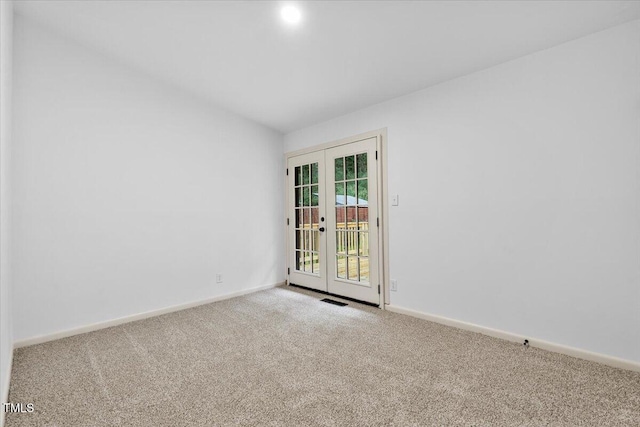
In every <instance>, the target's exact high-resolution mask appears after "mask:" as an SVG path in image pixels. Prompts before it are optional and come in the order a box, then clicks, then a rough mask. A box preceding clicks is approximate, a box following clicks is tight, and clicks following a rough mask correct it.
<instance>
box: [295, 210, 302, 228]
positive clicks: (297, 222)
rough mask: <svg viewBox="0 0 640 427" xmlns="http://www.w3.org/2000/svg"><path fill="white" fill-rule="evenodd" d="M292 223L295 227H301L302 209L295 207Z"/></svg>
mask: <svg viewBox="0 0 640 427" xmlns="http://www.w3.org/2000/svg"><path fill="white" fill-rule="evenodd" d="M294 224H295V226H296V228H302V209H296V218H295V222H294Z"/></svg>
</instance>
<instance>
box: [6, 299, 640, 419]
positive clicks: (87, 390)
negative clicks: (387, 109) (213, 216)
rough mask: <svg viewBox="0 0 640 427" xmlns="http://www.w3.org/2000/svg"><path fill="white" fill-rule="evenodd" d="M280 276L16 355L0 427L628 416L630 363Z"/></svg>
mask: <svg viewBox="0 0 640 427" xmlns="http://www.w3.org/2000/svg"><path fill="white" fill-rule="evenodd" d="M321 298H323V296H322V295H319V294H315V293H312V292H307V291H302V290H299V289H296V288H291V287H283V288H276V289H272V290H268V291H264V292H259V293H255V294H251V295H247V296H243V297H239V298H235V299H231V300H227V301H222V302H217V303H213V304H209V305H204V306H200V307H197V308H193V309H189V310H184V311H180V312H176V313H172V314H167V315H163V316H160V317H155V318H151V319H147V320H142V321H138V322H134V323H129V324H126V325H121V326H117V327H113V328H109V329H104V330H101V331H97V332H92V333H88V334H84V335H78V336H75V337H71V338H65V339H61V340H58V341H54V342H49V343H45V344H40V345H36V346H32V347H27V348H22V349H19V350H17V351H16V353H15V360H14V367H13V376H12V382H11V389H10V401H11V402H23V403H29V402H32V403H34V405H35V412H34V413H32V414H8V416H7V426H9V427H18V426H41V427H42V426H59V427H63V426H64V427H72V426H87V427H88V426H92V427H94V426H95V427H98V426H171V427H178V426H218V425H266V426H374V425H380V426H387V425H395V426H638V425H640V373H634V372H630V371H624V370H619V369H614V368H610V367H607V366H603V365H599V364H596V363H592V362H587V361H583V360H579V359H574V358H571V357H567V356H563V355H560V354H555V353H550V352H547V351H543V350H538V349H535V348H530V349H529V350H525V349H524V348H523V347H522V346H520V345H517V344H514V343H509V342H506V341H502V340H499V339H495V338H490V337H487V336H483V335H479V334H475V333H471V332H466V331H462V330H458V329H455V328H450V327H446V326H442V325H439V324H435V323H431V322H427V321H424V320H419V319H415V318H411V317H407V316H403V315H399V314H394V313H390V312H385V311H382V310H378V309H376V308H372V307H366V306H362V305H358V304H354V303H349V305H348V306H347V307H336V306H333V305H330V304H327V303H323V302H320V301H319V300H320V299H321Z"/></svg>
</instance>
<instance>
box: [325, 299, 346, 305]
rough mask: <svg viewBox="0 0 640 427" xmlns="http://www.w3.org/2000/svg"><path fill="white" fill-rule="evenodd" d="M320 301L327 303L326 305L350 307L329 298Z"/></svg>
mask: <svg viewBox="0 0 640 427" xmlns="http://www.w3.org/2000/svg"><path fill="white" fill-rule="evenodd" d="M320 301H322V302H326V303H329V304H333V305H337V306H338V307H344V306H345V305H348V304H347V303H344V302H340V301H336V300H333V299H329V298H325V299H321V300H320Z"/></svg>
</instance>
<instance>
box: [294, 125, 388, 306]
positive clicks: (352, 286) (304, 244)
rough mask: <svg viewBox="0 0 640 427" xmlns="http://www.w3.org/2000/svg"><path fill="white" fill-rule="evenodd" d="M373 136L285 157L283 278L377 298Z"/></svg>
mask: <svg viewBox="0 0 640 427" xmlns="http://www.w3.org/2000/svg"><path fill="white" fill-rule="evenodd" d="M376 150H377V138H375V137H373V138H369V139H365V140H362V141H358V142H353V143H349V144H345V145H341V146H338V147H334V148H329V149H326V150H321V151H316V152H312V153H308V154H303V155H299V156H295V157H290V158H289V159H288V164H287V168H288V170H289V175H288V176H289V179H288V194H289V197H288V201H289V206H288V214H287V216H288V218H289V219H288V224H289V226H288V239H289V242H288V248H289V253H288V262H289V282H290V283H292V284H296V285H300V286H305V287H308V288H312V289H317V290H321V291H325V292H329V293H332V294H336V295H342V296H345V297H349V298H355V299H358V300H361V301H366V302H370V303H374V304H379V303H380V293H379V292H380V288H379V283H380V282H379V271H378V250H379V248H378V227H377V220H378V177H377V171H378V168H377V164H376V162H377V159H376Z"/></svg>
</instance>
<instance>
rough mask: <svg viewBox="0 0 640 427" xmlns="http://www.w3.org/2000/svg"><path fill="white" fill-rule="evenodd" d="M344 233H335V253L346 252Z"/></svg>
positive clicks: (340, 231)
mask: <svg viewBox="0 0 640 427" xmlns="http://www.w3.org/2000/svg"><path fill="white" fill-rule="evenodd" d="M344 242H345V232H344V231H342V230H338V231H336V253H338V254H344V253H345V252H346V247H345V243H344Z"/></svg>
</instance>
